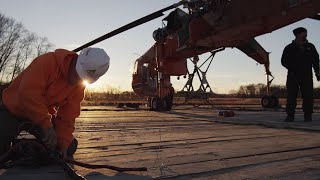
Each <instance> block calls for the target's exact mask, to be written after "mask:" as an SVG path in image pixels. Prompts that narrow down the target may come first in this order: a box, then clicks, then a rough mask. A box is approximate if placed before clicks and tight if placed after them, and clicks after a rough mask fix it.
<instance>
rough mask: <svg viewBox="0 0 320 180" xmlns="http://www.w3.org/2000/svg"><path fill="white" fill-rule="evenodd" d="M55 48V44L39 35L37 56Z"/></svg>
mask: <svg viewBox="0 0 320 180" xmlns="http://www.w3.org/2000/svg"><path fill="white" fill-rule="evenodd" d="M52 48H53V44H52V43H50V42H49V40H48V38H46V37H39V38H38V40H37V45H36V50H37V52H36V53H37V56H40V55H41V54H44V53H47V52H48V51H49V50H51V49H52Z"/></svg>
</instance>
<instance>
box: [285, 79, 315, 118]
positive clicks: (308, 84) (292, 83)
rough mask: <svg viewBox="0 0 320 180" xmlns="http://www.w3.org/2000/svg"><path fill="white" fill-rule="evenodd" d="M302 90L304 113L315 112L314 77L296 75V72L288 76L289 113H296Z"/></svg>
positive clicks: (287, 110) (287, 108) (287, 109)
mask: <svg viewBox="0 0 320 180" xmlns="http://www.w3.org/2000/svg"><path fill="white" fill-rule="evenodd" d="M299 89H300V91H301V95H302V99H303V104H302V108H303V111H304V113H306V114H312V113H313V79H312V77H302V78H301V77H296V76H295V75H294V74H288V77H287V92H288V95H287V107H286V112H287V114H288V115H294V113H295V109H296V106H297V96H298V93H299Z"/></svg>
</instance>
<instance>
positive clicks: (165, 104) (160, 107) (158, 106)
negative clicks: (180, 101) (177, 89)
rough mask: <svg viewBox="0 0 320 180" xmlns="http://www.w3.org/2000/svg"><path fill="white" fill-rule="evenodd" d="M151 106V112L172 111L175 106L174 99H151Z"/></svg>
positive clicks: (168, 97)
mask: <svg viewBox="0 0 320 180" xmlns="http://www.w3.org/2000/svg"><path fill="white" fill-rule="evenodd" d="M150 99H151V100H150V101H149V106H150V110H151V111H171V109H172V106H173V98H172V97H171V96H165V97H164V98H163V99H160V98H159V97H152V98H150Z"/></svg>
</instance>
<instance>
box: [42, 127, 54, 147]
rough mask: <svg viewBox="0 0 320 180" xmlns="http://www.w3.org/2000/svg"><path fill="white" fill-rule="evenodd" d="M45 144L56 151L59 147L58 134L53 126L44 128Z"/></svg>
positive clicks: (43, 139)
mask: <svg viewBox="0 0 320 180" xmlns="http://www.w3.org/2000/svg"><path fill="white" fill-rule="evenodd" d="M42 142H43V144H44V145H45V146H46V147H47V148H48V149H49V150H51V151H55V150H56V148H57V135H56V132H55V130H54V129H53V128H52V127H51V128H47V129H43V137H42Z"/></svg>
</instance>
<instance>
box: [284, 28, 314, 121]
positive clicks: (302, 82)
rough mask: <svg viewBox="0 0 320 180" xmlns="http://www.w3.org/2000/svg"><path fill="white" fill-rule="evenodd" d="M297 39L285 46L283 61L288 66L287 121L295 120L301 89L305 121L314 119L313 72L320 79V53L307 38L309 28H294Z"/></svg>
mask: <svg viewBox="0 0 320 180" xmlns="http://www.w3.org/2000/svg"><path fill="white" fill-rule="evenodd" d="M293 34H294V35H295V36H296V39H295V40H294V41H292V43H291V44H289V45H288V46H286V47H285V49H284V51H283V54H282V58H281V63H282V65H283V66H284V67H285V68H287V70H288V75H287V106H286V112H287V115H288V116H287V117H286V119H285V121H286V122H292V121H294V114H295V109H296V105H297V96H298V92H299V89H300V91H301V94H302V98H303V111H304V121H305V122H309V121H312V113H313V74H312V67H313V69H314V72H315V75H316V77H317V80H318V81H319V80H320V72H319V54H318V53H317V50H316V48H315V46H314V45H313V44H311V43H309V42H308V40H307V30H306V29H305V28H303V27H299V28H297V29H295V30H293Z"/></svg>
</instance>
